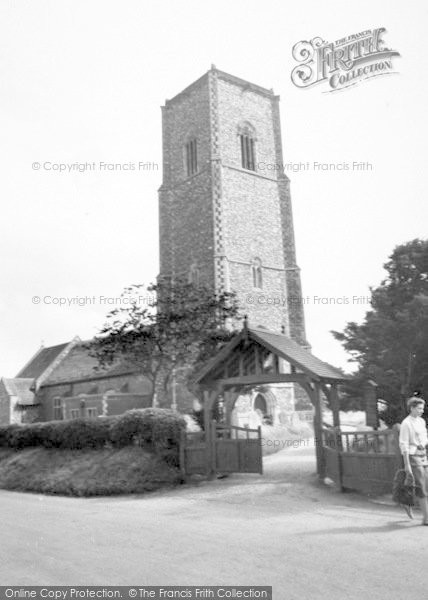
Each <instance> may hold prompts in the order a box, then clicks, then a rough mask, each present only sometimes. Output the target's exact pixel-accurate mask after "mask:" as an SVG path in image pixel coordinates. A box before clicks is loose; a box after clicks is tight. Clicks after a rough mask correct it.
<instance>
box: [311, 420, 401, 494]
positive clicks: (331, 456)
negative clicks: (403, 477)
mask: <svg viewBox="0 0 428 600" xmlns="http://www.w3.org/2000/svg"><path fill="white" fill-rule="evenodd" d="M322 444H323V461H324V465H325V472H326V475H327V477H329V478H330V479H332V480H333V481H334V482H335V483H337V484H338V485H339V486H340V487H341V488H342V489H345V488H349V489H354V490H359V491H364V492H367V493H375V494H376V493H388V492H391V490H392V481H393V478H394V474H395V472H396V470H397V469H398V468H400V466H401V461H402V458H401V455H400V451H399V446H398V428H394V429H383V430H381V431H366V430H364V431H349V432H348V431H346V432H343V431H341V430H340V428H338V427H332V428H325V429H323V440H322Z"/></svg>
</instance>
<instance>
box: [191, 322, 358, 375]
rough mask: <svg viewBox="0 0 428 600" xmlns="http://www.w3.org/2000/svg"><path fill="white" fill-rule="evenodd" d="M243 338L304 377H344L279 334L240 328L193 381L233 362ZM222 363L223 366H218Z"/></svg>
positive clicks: (340, 372) (264, 330)
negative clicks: (284, 361) (281, 359)
mask: <svg viewBox="0 0 428 600" xmlns="http://www.w3.org/2000/svg"><path fill="white" fill-rule="evenodd" d="M244 340H247V341H248V342H251V343H253V344H258V345H260V346H262V347H264V348H265V349H266V350H268V351H269V352H271V353H273V354H275V355H277V356H278V357H279V358H283V359H284V360H286V361H287V362H288V363H290V365H292V366H294V367H295V368H296V369H297V372H301V373H306V374H307V375H308V377H312V378H313V379H316V380H321V381H324V382H328V381H330V382H334V381H335V382H339V381H345V380H346V379H347V378H348V376H347V375H346V374H344V373H342V371H340V370H339V369H336V368H335V367H333V366H331V365H329V364H328V363H326V362H324V361H322V360H320V359H319V358H317V357H316V356H314V355H313V354H312V353H311V352H309V350H307V349H306V348H304V347H303V346H300V345H299V344H298V343H297V342H295V341H294V340H292V339H291V338H289V337H287V336H286V335H284V334H282V333H275V332H272V331H268V330H267V329H255V328H254V329H253V328H250V327H244V329H243V330H242V331H241V332H240V333H239V334H237V335H236V336H235V337H234V338H232V340H231V341H230V342H228V343H227V344H226V345H225V346H224V347H223V348H222V349H221V350H220V351H219V352H218V353H217V355H216V356H214V357H213V358H212V359H211V360H210V361H209V362H208V363H207V364H206V365H205V366H204V367H202V368H201V369H200V370H199V372H198V373H196V375H195V376H194V381H195V382H202V381H203V380H205V379H206V378H208V379H209V378H210V377H213V378H214V379H215V378H216V376H217V373H218V369H220V370H221V369H222V368H223V366H224V365H227V364H228V363H230V361H232V362H233V360H234V358H236V354H237V353H239V352H240V347H241V346H242V343H244ZM222 365H223V366H222Z"/></svg>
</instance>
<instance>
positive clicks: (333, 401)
mask: <svg viewBox="0 0 428 600" xmlns="http://www.w3.org/2000/svg"><path fill="white" fill-rule="evenodd" d="M329 399H330V406H331V410H332V411H333V427H334V429H335V433H336V438H335V442H336V448H337V450H342V436H341V433H340V413H339V408H340V406H339V394H338V390H337V383H332V384H331V386H330V398H329Z"/></svg>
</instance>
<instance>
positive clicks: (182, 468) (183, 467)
mask: <svg viewBox="0 0 428 600" xmlns="http://www.w3.org/2000/svg"><path fill="white" fill-rule="evenodd" d="M185 447H186V432H185V431H181V432H180V448H179V452H180V455H179V460H180V472H181V479H182V481H185V480H186V452H185Z"/></svg>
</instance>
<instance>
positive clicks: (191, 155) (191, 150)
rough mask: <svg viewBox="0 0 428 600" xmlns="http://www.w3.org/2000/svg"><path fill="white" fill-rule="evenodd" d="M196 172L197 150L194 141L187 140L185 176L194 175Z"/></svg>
mask: <svg viewBox="0 0 428 600" xmlns="http://www.w3.org/2000/svg"><path fill="white" fill-rule="evenodd" d="M197 171H198V150H197V144H196V140H195V139H192V140H189V141H188V142H187V144H186V172H187V176H188V177H190V175H194V174H195V173H196V172H197Z"/></svg>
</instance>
